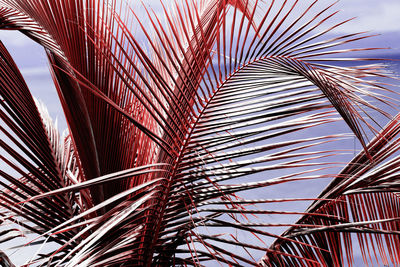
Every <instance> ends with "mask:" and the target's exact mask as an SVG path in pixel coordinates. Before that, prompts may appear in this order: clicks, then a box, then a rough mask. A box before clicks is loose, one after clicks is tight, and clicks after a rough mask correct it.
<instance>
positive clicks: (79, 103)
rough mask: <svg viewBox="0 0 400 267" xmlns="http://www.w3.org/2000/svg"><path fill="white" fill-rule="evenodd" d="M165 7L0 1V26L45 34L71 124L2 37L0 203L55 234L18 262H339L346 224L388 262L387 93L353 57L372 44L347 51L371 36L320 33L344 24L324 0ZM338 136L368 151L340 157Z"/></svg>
mask: <svg viewBox="0 0 400 267" xmlns="http://www.w3.org/2000/svg"><path fill="white" fill-rule="evenodd" d="M169 4H170V5H167V4H166V3H164V2H163V1H160V6H159V10H158V11H157V12H156V11H155V10H153V9H152V8H150V7H148V6H147V5H146V4H144V3H142V4H141V5H139V6H137V7H136V8H131V7H129V5H127V4H124V3H122V2H121V1H116V0H110V1H107V0H97V1H95V0H89V1H83V0H78V1H63V0H54V1H47V0H0V28H3V29H9V30H11V29H13V30H19V31H21V32H22V33H24V34H26V35H27V36H29V37H30V38H32V39H33V40H34V41H36V42H38V43H39V44H41V45H42V46H43V47H44V49H45V52H46V55H47V58H48V60H49V62H50V69H51V73H52V76H53V80H54V83H55V85H56V89H57V92H58V95H59V97H60V100H61V104H62V107H63V110H64V113H65V117H66V120H67V122H68V127H69V133H67V134H66V135H65V137H62V138H61V137H60V135H59V134H58V133H57V131H56V127H55V126H54V125H53V123H52V122H51V119H49V116H48V114H47V113H46V111H45V109H44V108H42V105H41V104H39V103H37V104H35V101H34V99H33V97H32V96H31V95H30V93H29V90H28V88H27V86H26V84H25V83H24V81H23V78H22V76H21V74H20V73H19V72H18V70H17V67H16V66H15V63H14V62H13V61H12V59H11V57H10V55H9V54H8V53H7V51H6V49H5V47H4V46H3V45H1V46H0V52H1V62H0V63H1V66H0V67H1V70H2V73H3V74H2V76H1V80H0V90H1V91H0V96H1V98H2V99H1V100H2V102H1V103H0V104H1V105H2V109H1V110H0V112H1V118H2V120H3V121H4V122H5V123H6V125H7V127H8V128H4V127H3V126H1V129H2V131H3V132H4V134H5V136H6V137H7V141H8V142H9V143H11V144H12V145H9V144H7V142H5V141H3V138H2V140H1V144H2V147H4V150H5V151H6V152H7V153H8V157H3V156H1V159H2V160H3V161H4V162H6V163H7V165H9V166H10V167H11V168H12V169H14V171H15V172H16V173H17V175H15V174H14V173H7V172H6V171H1V175H2V176H3V177H4V178H5V179H6V180H8V183H5V182H2V181H1V185H2V186H3V187H4V188H3V190H2V193H3V194H2V195H1V197H0V198H1V199H0V200H1V202H0V205H2V207H4V208H6V209H8V210H9V211H10V212H11V213H13V214H16V215H17V218H23V219H25V220H28V221H29V222H30V223H25V222H24V221H22V220H20V219H17V221H13V222H16V223H18V224H20V225H22V226H23V227H25V228H27V229H29V230H31V231H33V232H35V233H36V234H37V235H38V236H37V237H36V239H37V242H38V243H40V244H42V245H45V244H46V243H47V241H48V240H52V241H56V242H58V243H59V247H58V248H57V249H56V250H55V251H54V252H52V253H50V254H40V253H38V255H37V257H36V258H34V259H32V262H31V263H32V264H42V263H47V262H49V264H50V265H64V266H77V265H82V266H83V265H84V266H86V265H90V266H105V265H121V264H132V265H140V266H143V265H146V266H150V265H154V264H155V265H162V266H164V265H205V264H208V263H209V262H210V261H217V262H221V263H225V264H228V265H232V266H243V265H245V264H247V265H254V266H258V265H259V264H264V265H266V266H269V265H274V264H275V265H277V266H279V265H289V266H303V265H323V266H325V265H327V266H331V265H341V264H342V263H343V262H344V261H345V260H347V262H348V263H349V264H351V262H352V260H353V256H352V244H353V243H352V242H353V241H352V238H351V237H352V236H351V233H356V234H357V237H358V239H359V243H360V244H361V251H362V252H363V255H364V258H365V260H366V261H367V256H366V250H368V249H369V247H368V244H370V245H371V246H373V247H378V250H379V253H376V255H377V257H378V254H379V255H380V257H382V261H383V262H384V263H385V264H386V263H388V262H389V260H388V259H387V256H386V255H389V257H390V261H391V262H393V263H396V262H397V263H398V262H399V256H398V255H397V254H398V253H397V251H398V249H397V250H396V249H394V248H391V246H389V245H391V244H395V243H396V242H398V240H397V239H398V233H399V231H398V229H397V226H398V218H399V217H400V216H398V214H397V209H396V208H394V207H397V204H398V203H397V201H398V195H397V192H398V187H397V183H398V180H397V178H396V177H397V170H398V158H397V157H396V152H397V151H398V142H397V140H398V139H397V138H398V137H397V133H398V129H397V128H398V125H397V124H398V123H397V120H398V117H395V118H392V115H393V106H395V105H397V103H396V101H397V100H396V97H397V95H396V93H395V92H392V91H391V90H389V89H387V88H386V87H389V85H387V84H385V83H384V82H385V79H390V78H391V77H390V74H388V73H387V72H386V71H385V68H384V65H381V64H379V63H378V64H368V65H364V64H363V62H361V61H362V59H359V58H358V57H357V56H353V55H356V54H357V53H359V52H368V51H371V50H376V49H377V48H349V49H346V48H342V47H343V46H344V45H347V44H351V43H353V42H356V41H360V40H363V39H365V38H370V37H373V36H374V35H373V34H369V33H367V32H359V33H354V34H347V35H343V36H336V37H331V35H330V34H331V33H332V31H333V30H335V29H336V28H338V27H340V26H342V25H343V24H345V23H350V22H351V20H352V19H349V20H345V21H339V22H338V23H336V24H334V25H333V26H330V25H329V24H328V22H329V20H331V19H332V18H334V17H335V15H336V13H337V11H333V10H332V9H333V8H334V5H335V3H333V4H326V3H323V4H321V3H319V1H318V0H315V1H309V2H307V3H305V4H304V5H301V4H300V1H297V0H284V1H274V0H273V1H268V2H267V1H262V0H209V1H205V0H198V1H195V0H181V1H173V2H172V3H169ZM161 16H162V17H163V18H164V20H165V22H162V18H161ZM132 25H133V26H132ZM325 25H326V26H325ZM143 43H145V44H143ZM344 53H347V54H349V55H350V56H353V57H349V58H343V57H342V56H341V55H342V54H344ZM337 60H345V61H347V62H348V65H349V66H347V65H346V66H342V65H338V64H336V61H337ZM369 60H372V59H369ZM393 95H394V96H393ZM375 103H380V104H379V105H376V104H375ZM382 118H383V119H382ZM380 120H384V121H389V123H388V125H387V126H386V127H384V128H383V130H380V127H381V125H380V124H381V122H380ZM349 131H351V132H352V134H353V135H354V136H355V137H356V138H357V139H358V140H359V142H360V144H361V146H362V147H363V150H362V151H361V152H360V154H359V155H358V156H356V157H355V158H354V159H353V160H351V161H350V162H349V163H346V162H341V161H342V160H343V158H345V159H346V157H345V154H346V153H347V152H348V151H347V150H346V149H347V148H346V146H344V145H342V143H343V142H345V141H346V140H347V139H348V138H349V136H350V135H349V134H348V132H349ZM14 146H15V147H18V149H16V148H14ZM13 161H16V162H17V163H14V162H13ZM343 166H344V168H343V169H342V171H338V169H339V167H343ZM332 178H333V179H332ZM317 180H325V181H326V182H322V183H326V184H327V183H328V181H330V180H332V181H330V184H329V185H328V186H327V188H326V189H325V190H324V191H322V193H321V194H320V195H319V196H318V197H317V198H310V197H299V196H298V195H297V196H296V197H292V198H291V197H285V198H278V199H274V198H273V197H265V194H266V193H265V192H268V191H267V190H268V189H270V188H274V187H277V186H279V185H290V184H295V183H291V182H297V183H303V182H304V183H305V182H307V181H317ZM309 201H313V203H312V204H311V206H310V207H309V209H307V210H305V211H301V210H299V209H298V208H295V209H291V208H289V209H285V208H283V209H280V208H279V207H272V208H271V205H270V204H272V203H281V204H284V203H301V202H304V203H307V202H309ZM304 203H303V204H304ZM366 203H368V204H366ZM255 205H257V206H256V207H255ZM304 205H305V204H304ZM364 205H365V207H364ZM388 206H390V207H391V208H387V207H388ZM360 207H361V208H360ZM273 216H280V217H281V218H284V220H285V222H278V221H272V222H271V218H273ZM3 217H5V216H3ZM299 217H300V219H299V220H298V221H297V222H296V223H293V221H295V220H294V219H293V218H296V219H298V218H299ZM272 220H273V219H272ZM32 223H33V224H34V226H32ZM282 227H286V228H287V227H289V228H288V229H287V230H286V231H285V232H284V233H283V234H279V233H277V230H275V229H281V228H282ZM382 236H384V237H383V238H382ZM250 237H251V238H250ZM370 237H371V238H370ZM372 237H373V238H372ZM271 242H272V245H269V244H271ZM385 242H386V243H385ZM342 244H344V246H342ZM364 247H365V248H364ZM396 248H397V247H396ZM374 251H375V250H374ZM386 252H388V253H386ZM265 253H266V254H265ZM260 259H261V260H260Z"/></svg>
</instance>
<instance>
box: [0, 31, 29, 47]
mask: <svg viewBox="0 0 400 267" xmlns="http://www.w3.org/2000/svg"><path fill="white" fill-rule="evenodd" d="M0 40H2V41H5V40H6V41H7V44H9V45H12V46H14V47H24V46H29V45H31V44H32V42H33V41H32V40H31V39H29V38H28V37H26V36H25V35H23V34H22V33H20V32H18V31H14V30H0Z"/></svg>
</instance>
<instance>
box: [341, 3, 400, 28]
mask: <svg viewBox="0 0 400 267" xmlns="http://www.w3.org/2000/svg"><path fill="white" fill-rule="evenodd" d="M338 7H340V8H341V9H342V11H341V12H340V15H339V17H340V18H341V19H348V18H352V17H355V16H356V17H357V19H355V20H354V21H352V22H349V23H347V24H345V25H343V26H342V27H340V28H338V29H337V32H341V33H352V32H358V31H365V30H371V31H374V32H380V33H384V32H394V31H400V23H399V14H400V1H399V0H383V1H366V0H351V1H342V2H340V4H339V5H338Z"/></svg>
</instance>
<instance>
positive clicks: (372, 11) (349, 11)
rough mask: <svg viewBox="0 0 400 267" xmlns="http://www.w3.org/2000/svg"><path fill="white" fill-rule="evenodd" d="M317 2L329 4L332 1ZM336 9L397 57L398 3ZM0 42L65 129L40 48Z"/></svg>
mask: <svg viewBox="0 0 400 267" xmlns="http://www.w3.org/2000/svg"><path fill="white" fill-rule="evenodd" d="M266 1H269V0H266ZM131 2H133V0H131ZM147 2H152V3H149V4H150V5H152V6H153V5H155V6H158V5H157V1H147ZM165 2H167V1H165ZM321 2H323V3H331V2H332V1H321ZM336 9H340V10H341V12H340V13H339V14H338V15H337V17H336V19H335V20H334V21H336V22H337V21H339V20H341V19H343V20H344V19H348V18H351V17H354V16H356V17H357V19H356V20H354V21H352V22H351V23H348V24H345V25H344V26H343V27H341V28H339V29H337V30H336V33H337V34H346V33H353V32H358V31H365V30H371V31H372V32H374V33H380V34H382V35H381V36H379V37H374V38H371V39H370V40H368V41H365V42H364V43H365V45H366V46H371V47H372V46H376V47H391V48H392V49H391V50H390V51H386V50H385V51H383V52H381V53H385V54H387V55H390V56H391V57H400V23H399V22H398V20H399V14H400V0H383V1H373V0H342V1H341V2H339V3H338V4H337V7H336ZM0 39H1V40H2V41H3V42H4V43H5V45H6V46H7V48H8V49H9V50H10V52H11V54H12V55H13V57H14V59H15V61H16V62H17V65H18V66H19V67H20V69H21V72H22V74H23V76H24V78H25V79H26V81H27V83H28V85H29V87H30V88H31V90H32V93H33V95H34V96H35V97H37V98H39V99H40V100H41V101H43V102H44V103H45V105H46V106H47V107H48V109H49V112H50V114H51V116H52V117H53V118H54V119H55V118H59V128H60V130H61V131H62V130H63V129H65V128H66V124H65V122H64V120H63V119H62V118H63V113H62V110H61V107H60V104H59V101H58V98H57V94H56V91H55V88H54V86H53V85H52V80H51V76H50V75H49V71H48V66H47V60H46V57H45V55H44V51H43V49H42V48H41V47H40V46H39V45H37V44H35V43H34V42H33V41H32V40H30V39H29V38H27V37H25V36H24V35H22V34H20V33H16V32H6V31H0ZM0 167H1V165H0ZM12 258H13V260H15V263H16V264H21V263H23V262H22V260H23V259H22V258H21V257H19V256H18V254H14V255H13V256H12Z"/></svg>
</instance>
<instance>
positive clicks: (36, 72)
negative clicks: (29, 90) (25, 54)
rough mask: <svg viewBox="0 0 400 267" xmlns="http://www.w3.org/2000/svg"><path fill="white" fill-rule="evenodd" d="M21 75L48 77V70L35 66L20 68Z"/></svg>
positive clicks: (44, 67)
mask: <svg viewBox="0 0 400 267" xmlns="http://www.w3.org/2000/svg"><path fill="white" fill-rule="evenodd" d="M20 71H21V73H22V75H24V76H41V75H48V74H49V72H50V71H49V68H48V67H46V66H37V67H30V68H21V69H20Z"/></svg>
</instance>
